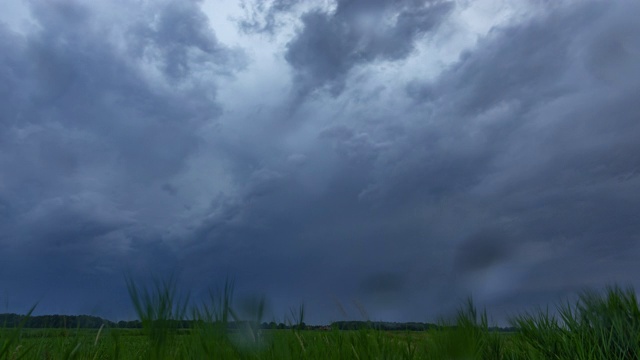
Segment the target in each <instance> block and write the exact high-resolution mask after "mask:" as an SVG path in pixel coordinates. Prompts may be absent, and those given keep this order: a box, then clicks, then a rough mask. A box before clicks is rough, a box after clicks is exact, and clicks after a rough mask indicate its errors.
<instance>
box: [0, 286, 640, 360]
mask: <svg viewBox="0 0 640 360" xmlns="http://www.w3.org/2000/svg"><path fill="white" fill-rule="evenodd" d="M128 287H129V293H130V296H131V300H132V303H133V306H134V308H135V309H136V312H137V315H138V317H139V320H140V324H141V328H140V329H122V328H117V327H105V326H103V327H101V328H99V329H83V328H80V327H78V328H71V329H65V328H50V329H31V328H25V326H24V325H25V324H26V320H23V321H21V323H19V324H14V325H13V326H10V327H8V326H5V328H3V329H0V359H640V310H639V308H638V301H637V298H636V295H635V292H634V291H633V289H622V288H620V287H617V286H612V287H609V288H607V289H606V290H605V291H600V292H597V291H584V292H582V293H580V294H579V296H578V298H577V300H576V301H574V302H571V303H570V302H565V303H562V304H560V305H557V307H556V308H555V311H553V312H550V311H543V310H540V311H537V312H534V313H525V314H521V315H519V316H516V317H514V318H513V319H512V325H513V326H514V328H515V330H514V331H512V332H509V333H505V332H499V331H495V328H493V327H491V326H490V324H489V322H488V316H487V314H486V312H484V311H478V310H477V309H476V308H475V306H474V304H473V302H472V301H471V300H469V301H468V303H467V304H465V306H462V307H461V308H460V310H459V311H458V313H457V316H456V318H455V319H454V320H452V321H450V322H441V323H440V324H439V326H436V327H433V328H430V329H429V330H427V331H386V330H380V329H375V328H372V327H370V326H369V327H367V326H363V327H362V328H361V329H358V330H340V329H338V328H333V329H328V330H308V329H306V328H305V326H304V315H305V314H304V307H300V308H299V309H297V310H296V311H293V312H292V317H291V318H292V319H293V321H292V322H291V323H290V326H289V328H288V329H276V328H272V329H264V328H262V327H261V326H260V321H261V320H262V319H261V318H262V316H263V315H264V314H263V312H264V302H263V301H262V302H261V301H257V302H256V306H255V309H254V310H255V311H254V312H253V313H252V314H251V316H250V318H246V315H245V317H244V318H241V317H240V315H238V313H237V312H236V311H235V310H234V304H233V296H232V292H233V287H232V286H231V285H230V284H227V285H226V286H225V287H224V288H223V289H222V291H221V292H219V293H218V294H217V295H212V296H211V299H210V301H209V302H207V303H205V304H202V305H200V306H191V305H188V301H186V300H181V299H179V297H178V296H177V293H176V291H175V284H174V283H172V282H158V283H156V284H155V286H153V287H151V288H144V287H141V286H137V285H136V284H134V283H133V282H128ZM552 313H553V315H552ZM25 319H28V318H25ZM185 320H188V321H185ZM185 324H188V325H187V326H185ZM231 325H233V326H231Z"/></svg>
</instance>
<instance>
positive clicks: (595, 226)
mask: <svg viewBox="0 0 640 360" xmlns="http://www.w3.org/2000/svg"><path fill="white" fill-rule="evenodd" d="M256 4H258V5H257V6H258V10H260V11H263V13H260V16H263V14H265V12H266V14H267V15H266V16H267V20H266V22H265V23H264V24H263V23H262V22H260V23H259V26H258V25H256V26H258V27H255V28H254V27H252V26H253V25H251V26H249V25H246V26H247V29H245V30H247V33H246V34H245V35H246V36H252V35H250V34H251V32H252V31H257V32H261V31H262V32H270V31H276V30H277V27H278V26H279V25H278V24H279V23H278V21H279V20H278V19H279V15H278V14H280V13H282V14H284V13H286V12H294V10H295V9H294V7H295V6H294V5H293V4H292V3H291V2H286V1H276V2H272V3H270V4H272V7H269V6H267V5H260V4H262V3H256ZM265 4H266V3H265ZM197 5H198V4H197V3H194V2H178V1H176V2H162V3H153V4H149V3H147V4H138V5H136V6H133V5H132V6H131V8H128V9H127V10H128V12H127V13H128V14H129V15H128V16H122V17H114V18H110V17H109V16H110V15H108V14H109V13H110V12H109V11H107V10H105V9H103V10H104V13H103V14H107V15H101V16H99V15H98V13H99V11H98V10H96V8H94V7H92V6H88V5H85V6H83V5H82V4H81V3H74V2H71V1H57V2H47V3H42V4H41V3H36V2H33V3H32V4H31V7H32V9H33V14H34V18H35V20H36V21H37V23H38V24H39V26H40V27H41V29H40V30H37V31H35V30H33V29H32V32H30V33H28V34H26V35H23V34H18V33H13V32H11V30H10V29H8V28H6V27H3V28H1V29H0V45H1V46H2V49H3V50H4V49H6V50H7V51H2V52H0V77H2V81H0V95H2V97H1V98H0V109H1V110H2V115H1V117H0V130H1V131H0V244H1V245H2V246H3V253H4V254H9V256H8V258H9V261H3V262H2V263H0V276H1V277H2V280H5V279H6V280H7V281H5V282H3V286H7V287H8V288H9V289H18V290H16V291H17V293H18V294H19V295H16V296H17V297H19V300H18V301H20V302H22V303H28V302H29V301H36V300H38V299H39V298H40V297H42V296H46V299H53V300H51V301H52V302H49V304H52V303H53V304H54V305H47V306H48V307H47V308H45V309H44V310H43V311H44V312H47V311H70V312H74V311H78V312H91V311H93V310H92V309H93V308H89V309H88V310H87V306H89V305H86V304H89V303H92V304H96V305H95V306H97V307H96V308H95V311H104V313H105V314H106V313H109V314H114V315H113V316H126V315H128V314H125V315H122V314H123V312H122V311H121V310H120V312H118V311H116V310H111V311H112V312H109V310H104V308H108V307H117V306H121V307H120V308H119V309H122V308H125V305H126V294H124V293H123V294H121V295H118V294H116V295H115V298H116V299H115V300H114V299H113V297H114V296H113V293H114V292H117V291H113V289H120V290H122V284H123V281H122V272H123V271H125V270H128V271H130V273H131V274H132V275H134V276H135V277H136V278H142V279H145V278H146V277H149V274H155V275H157V276H160V277H161V276H162V275H164V274H169V273H171V272H176V273H177V274H178V275H179V276H180V279H181V281H182V284H183V285H184V286H185V287H186V288H189V289H191V290H193V292H192V293H193V294H194V298H197V297H198V296H199V295H200V294H206V293H207V287H209V286H215V285H217V284H220V283H222V282H224V279H225V277H226V276H230V277H232V278H235V280H236V284H237V289H238V291H239V292H242V293H244V294H248V293H251V292H254V293H264V294H265V295H266V296H267V299H269V300H270V303H271V305H272V306H271V308H270V311H269V316H271V315H273V317H274V318H275V320H276V321H281V320H282V316H283V314H287V313H288V312H289V307H290V306H294V305H296V304H299V303H300V302H301V301H303V302H305V304H307V306H308V307H307V309H309V310H308V311H309V315H310V317H309V322H310V323H315V322H324V323H326V322H327V321H331V320H337V319H339V318H341V317H343V316H344V314H343V311H345V312H346V313H347V316H349V317H354V318H360V317H361V316H362V314H363V311H362V310H363V309H364V312H366V313H367V314H368V316H371V318H372V319H375V320H377V319H380V320H398V321H401V320H413V321H421V320H429V321H433V320H435V318H436V317H437V315H439V314H441V313H442V311H445V310H450V309H451V308H453V307H455V306H457V305H458V303H457V302H456V300H458V299H463V298H465V297H466V296H467V295H469V294H470V293H471V294H473V295H474V296H475V297H476V299H477V300H478V301H479V302H480V304H481V305H488V306H489V307H490V310H491V309H492V307H493V308H494V309H501V308H504V307H505V306H507V305H509V304H516V305H518V306H530V305H536V304H534V303H533V301H540V302H543V305H545V303H547V302H549V301H554V300H557V296H558V295H562V294H565V293H566V292H567V291H569V290H576V289H579V288H580V287H581V286H583V285H600V284H603V283H610V282H613V281H620V282H630V283H634V282H635V285H636V286H639V285H640V284H638V283H637V280H636V279H634V278H633V274H635V273H637V270H638V265H637V261H635V259H636V258H637V256H639V255H640V247H639V246H638V240H639V239H640V228H639V225H638V222H637V217H638V214H640V205H639V204H640V197H639V195H638V194H640V181H639V179H640V178H639V177H638V173H639V169H640V157H639V155H636V154H640V147H639V146H640V145H639V144H640V142H638V141H637V139H638V138H640V125H639V124H640V123H639V122H638V121H637V120H638V119H639V118H640V105H639V104H640V101H638V96H637V94H638V93H640V83H639V80H638V79H640V61H637V60H638V58H639V57H640V40H639V39H638V37H637V36H633V35H634V34H637V33H639V32H640V28H639V26H640V25H638V24H637V21H635V20H636V19H635V17H634V14H636V13H637V12H638V10H639V9H638V5H637V4H636V3H635V2H632V1H621V2H616V3H615V4H612V3H608V2H602V1H588V2H576V3H574V4H563V5H558V6H555V7H549V8H545V9H540V11H539V14H538V15H535V16H532V17H531V19H529V20H526V21H524V20H519V21H520V22H513V23H510V24H509V25H508V26H503V27H496V28H494V29H493V30H491V31H490V32H489V34H487V35H486V36H484V37H482V38H480V39H479V41H478V43H477V44H476V45H475V46H474V47H472V48H469V49H468V50H467V51H466V52H465V53H464V54H463V55H462V56H460V58H459V59H457V60H456V61H455V62H454V63H453V64H449V65H448V66H447V67H446V68H445V69H444V70H443V71H442V73H440V74H439V75H438V76H435V77H434V78H432V79H431V80H425V79H422V78H417V77H416V78H413V79H412V76H413V74H422V73H424V71H421V70H424V69H419V68H415V66H422V65H415V64H420V61H416V62H414V61H406V62H400V61H398V60H402V59H409V57H410V55H411V54H412V53H413V49H414V48H415V47H416V46H417V44H418V42H420V41H425V42H429V41H431V40H430V37H423V35H425V34H427V33H433V34H435V35H437V30H438V25H439V24H440V23H441V22H442V21H447V19H450V17H454V16H456V14H457V13H456V9H455V8H454V7H453V4H452V3H449V2H424V1H397V2H386V1H369V2H365V1H362V2H353V1H340V2H338V3H337V4H336V8H335V11H333V12H331V13H326V12H322V11H320V10H311V11H309V12H307V13H306V14H305V15H304V17H303V18H302V27H301V29H300V32H299V33H297V34H296V35H294V37H293V38H292V39H291V41H290V42H289V43H288V45H287V46H286V48H285V49H280V50H284V51H285V52H286V56H285V59H283V61H287V62H288V64H289V65H290V70H291V71H292V74H291V75H292V76H293V79H294V85H293V90H294V92H293V93H289V94H286V93H283V94H282V95H281V97H280V98H277V97H275V98H276V100H275V102H276V104H275V105H273V104H272V105H273V108H275V109H276V110H269V106H265V107H264V110H263V111H258V112H255V111H253V112H250V115H249V116H248V117H247V118H244V117H242V114H244V113H243V111H245V110H246V109H252V108H254V105H255V106H257V105H256V104H257V103H260V102H262V101H263V99H250V98H246V99H244V98H243V101H245V102H246V103H245V102H243V103H242V104H241V105H238V106H236V107H235V108H234V106H233V105H229V108H227V107H226V105H227V104H220V103H218V101H217V100H216V99H217V98H218V94H217V91H218V86H219V85H218V79H219V77H220V76H222V77H225V78H226V79H230V77H229V76H228V74H232V73H234V72H235V71H237V70H238V69H240V68H243V67H244V66H245V65H246V64H248V65H246V66H249V67H250V69H249V72H248V73H250V71H251V63H249V62H247V61H240V62H238V61H236V59H237V57H238V56H240V55H239V52H238V51H237V50H233V49H229V48H228V47H225V46H224V45H223V44H221V43H220V42H219V41H218V40H217V39H216V37H215V35H214V33H213V31H212V30H211V29H210V28H209V25H208V23H207V21H206V19H205V18H204V17H203V15H202V14H201V13H200V11H199V8H198V6H197ZM114 6H116V5H114ZM260 6H262V7H260ZM460 6H462V5H460ZM112 10H113V9H112ZM113 12H115V13H121V12H122V9H117V10H113ZM269 14H274V15H273V17H272V20H269V16H271V15H269ZM103 16H104V17H103ZM282 19H284V17H283V18H282ZM260 21H262V20H260ZM112 25H113V26H112ZM249 28H251V29H249ZM172 29H173V30H175V31H172ZM274 29H275V30H274ZM374 30H375V31H374ZM430 46H433V47H436V48H437V44H430ZM416 56H430V54H416ZM377 61H398V62H397V63H396V64H395V65H397V66H394V68H396V69H394V70H392V72H391V74H392V75H391V76H390V75H389V74H388V73H384V71H390V70H388V69H387V70H384V69H383V70H380V71H381V74H382V75H379V74H377V73H376V72H374V71H372V72H370V73H368V75H367V76H368V77H369V79H368V80H370V82H365V84H366V85H363V83H359V82H358V81H359V80H362V79H350V78H349V76H348V75H349V73H350V72H351V71H352V70H353V69H355V68H356V67H359V66H363V65H367V64H371V63H375V62H377ZM412 64H413V65H412ZM393 71H398V72H399V73H398V74H400V73H401V74H402V76H397V77H395V76H394V77H392V76H393V75H394V74H395V73H393ZM243 75H245V74H243ZM282 75H283V76H282V78H283V80H282V81H283V82H286V81H287V80H286V78H287V76H285V75H287V74H282ZM378 76H380V78H378ZM388 79H411V80H408V81H407V84H406V87H404V84H397V83H394V84H383V85H381V86H372V87H369V84H375V85H378V84H379V83H384V82H388ZM352 80H353V82H351V81H352ZM245 81H246V79H245ZM398 81H401V80H398ZM402 81H404V80H402ZM247 84H248V85H247ZM254 85H255V86H261V85H260V84H257V85H256V84H253V83H251V82H250V81H248V82H247V83H246V84H245V85H242V86H254ZM398 85H400V86H398ZM233 86H235V85H233ZM324 87H327V88H329V89H330V90H331V92H330V93H328V94H325V93H323V92H318V93H317V94H316V95H317V96H312V97H307V96H306V95H308V94H309V93H310V92H312V91H314V90H316V89H321V88H324ZM403 87H404V89H406V91H405V92H402V91H400V92H398V91H396V90H397V89H403ZM274 88H275V87H274ZM352 88H353V89H354V90H352ZM269 89H270V88H269ZM296 91H298V93H296ZM238 93H240V94H241V93H242V92H241V91H240V92H238ZM231 94H234V92H231ZM226 95H227V96H228V94H226ZM300 95H304V98H303V97H301V96H300ZM221 98H224V97H221ZM254 101H256V103H254ZM298 101H304V104H299V103H298ZM291 103H294V104H297V105H300V107H299V109H300V111H299V112H296V113H295V114H293V115H291V116H292V117H294V118H295V119H296V120H298V121H297V123H296V126H291V123H282V122H281V121H280V117H281V115H282V114H281V113H279V112H278V110H277V109H278V106H280V105H281V104H285V105H288V104H291ZM260 106H262V105H260ZM223 110H224V112H223ZM247 113H249V110H247ZM221 118H222V119H223V120H221V123H220V124H218V126H215V127H214V126H211V125H212V123H215V122H216V121H217V119H221ZM275 125H277V126H275ZM212 128H215V131H213V130H211V129H212ZM274 129H275V130H274ZM52 284H56V285H52ZM58 284H60V285H59V286H58V287H57V288H56V286H57V285H58ZM118 286H120V287H118ZM34 289H36V290H34ZM39 289H41V290H39ZM88 289H89V290H90V292H91V293H92V294H95V299H104V301H102V302H100V300H96V301H94V302H92V301H91V300H90V299H88V297H90V295H83V294H84V293H86V292H87V291H89V290H88ZM3 290H4V289H3ZM64 294H71V298H73V299H78V298H80V299H84V300H86V301H84V303H85V305H83V304H82V303H81V302H80V301H79V300H76V303H73V301H68V302H66V303H67V304H73V308H69V309H62V310H60V309H61V307H60V306H59V305H55V304H63V303H65V295H64ZM91 296H93V295H91ZM354 300H355V301H354ZM336 302H337V303H339V304H341V305H340V306H336ZM112 304H125V305H112ZM69 306H71V305H69ZM91 306H93V305H91ZM514 306H515V305H514ZM49 309H52V310H49ZM118 314H119V315H118ZM502 315H504V313H503V314H502ZM498 316H500V315H498ZM269 320H271V319H269Z"/></svg>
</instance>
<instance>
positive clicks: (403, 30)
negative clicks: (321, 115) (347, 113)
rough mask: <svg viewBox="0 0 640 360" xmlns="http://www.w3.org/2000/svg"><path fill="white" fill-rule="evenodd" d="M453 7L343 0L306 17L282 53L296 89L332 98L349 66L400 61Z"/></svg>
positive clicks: (441, 3) (440, 3)
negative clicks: (327, 92)
mask: <svg viewBox="0 0 640 360" xmlns="http://www.w3.org/2000/svg"><path fill="white" fill-rule="evenodd" d="M452 8H453V3H452V2H448V1H397V2H389V1H351V0H349V1H347V0H345V1H339V2H338V4H337V8H336V10H335V12H333V13H325V12H322V11H320V10H314V11H310V12H308V13H306V14H305V15H304V16H303V18H302V22H303V25H304V27H303V29H302V30H301V32H300V33H299V34H298V35H297V36H296V37H295V38H294V39H293V40H292V41H291V42H290V43H289V44H288V46H287V53H286V59H287V61H288V62H289V64H291V66H292V67H293V68H294V69H295V87H296V88H295V91H296V92H298V94H299V95H300V96H302V97H304V96H305V95H306V94H308V93H309V92H311V91H313V90H315V89H318V88H321V87H324V86H327V87H328V88H329V89H330V91H331V93H332V94H333V95H337V94H339V93H341V92H342V90H343V88H344V86H345V77H346V75H347V73H348V72H349V71H350V70H351V69H352V68H353V67H355V66H358V65H362V64H366V63H370V62H372V61H378V60H388V61H395V60H400V59H404V58H405V57H407V56H408V55H409V54H410V53H411V52H412V50H413V49H414V42H415V41H416V40H417V39H418V37H419V36H421V35H424V34H425V33H427V32H429V31H433V30H434V29H435V28H436V27H437V26H438V25H439V24H440V22H441V21H442V20H443V19H444V18H445V17H446V16H447V14H448V13H449V12H450V11H451V9H452Z"/></svg>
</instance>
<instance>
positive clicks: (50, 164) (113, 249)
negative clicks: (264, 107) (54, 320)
mask: <svg viewBox="0 0 640 360" xmlns="http://www.w3.org/2000/svg"><path fill="white" fill-rule="evenodd" d="M109 6H113V7H109ZM29 7H30V10H31V14H32V20H33V22H34V24H36V25H34V26H33V27H31V28H30V29H29V30H30V32H28V33H25V34H18V33H14V32H12V30H10V29H9V28H7V27H5V26H1V27H0V47H1V48H2V51H1V52H0V78H1V81H0V83H1V84H2V85H0V95H1V96H0V110H1V111H2V115H1V116H0V139H1V141H0V152H1V154H0V169H2V170H1V171H0V199H2V201H0V204H2V206H0V209H1V210H0V213H2V219H1V220H0V243H1V244H2V247H3V249H4V250H3V255H4V258H5V261H4V266H3V268H2V273H1V277H2V279H3V281H4V282H3V286H8V288H10V287H11V286H12V284H13V285H16V289H18V291H16V292H15V293H13V294H12V295H13V296H15V297H17V298H18V299H20V300H18V301H22V300H24V301H27V299H29V301H37V300H38V298H39V297H41V296H43V294H44V293H48V294H49V296H50V297H52V298H54V299H56V298H59V297H60V296H59V293H58V292H57V291H53V289H51V286H48V285H47V284H48V283H52V284H59V283H60V282H64V283H66V284H68V286H62V285H60V289H61V290H60V291H62V292H64V291H67V292H68V293H69V294H76V296H77V297H78V298H82V297H83V296H82V289H83V286H85V285H84V284H86V283H87V282H92V281H97V280H96V279H100V280H99V281H100V282H101V283H102V284H103V285H104V286H105V288H107V287H108V288H111V289H114V287H116V288H119V289H121V286H120V285H122V284H123V278H122V274H123V271H125V269H127V268H129V269H130V270H132V271H134V272H135V273H136V275H140V276H143V274H144V273H145V272H149V271H154V272H155V271H157V272H158V274H159V273H162V272H165V273H166V272H167V271H169V270H171V267H172V266H173V265H170V264H172V263H175V255H173V254H171V250H169V248H167V246H166V245H165V244H163V243H162V241H160V240H158V239H160V238H161V237H162V236H163V234H164V232H165V230H166V229H161V228H160V227H158V226H156V225H155V224H154V222H155V221H157V220H155V218H165V217H166V215H165V214H162V212H161V211H159V208H160V206H161V205H159V203H158V202H162V200H161V199H163V197H162V196H161V195H160V194H162V193H163V190H164V191H166V192H168V193H169V194H173V195H176V194H177V188H175V187H173V186H171V185H170V184H169V181H171V178H172V176H174V175H176V174H178V173H179V172H181V171H182V170H183V169H184V166H185V164H186V161H187V160H188V159H189V157H190V156H191V155H192V154H193V153H194V152H195V151H196V150H197V148H198V143H199V142H200V141H201V140H200V137H199V135H198V129H199V128H200V127H201V126H204V125H207V124H210V123H211V122H212V121H215V119H216V118H217V117H218V116H219V115H220V112H221V110H220V105H219V104H218V103H217V102H216V101H215V97H216V76H219V75H223V76H227V75H228V74H232V73H233V72H234V71H236V70H238V69H239V67H241V66H243V63H244V61H243V60H242V54H241V53H240V52H239V51H238V50H233V49H230V48H227V47H226V46H224V45H223V44H221V43H219V42H218V41H217V40H216V37H215V35H214V32H213V30H212V29H211V28H210V26H209V24H208V20H207V18H206V16H205V15H204V14H203V13H202V12H201V11H200V8H199V6H198V2H185V1H167V2H161V3H153V4H142V3H138V4H133V3H130V4H124V3H118V4H110V5H108V6H106V5H105V7H102V8H99V7H98V6H93V5H90V4H87V3H83V2H75V1H48V2H29ZM114 13H117V14H120V15H117V16H114ZM110 16H111V17H110ZM151 19H155V21H151ZM169 194H165V196H166V195H169ZM154 208H155V209H156V210H153V209H154ZM133 259H135V261H133ZM165 270H166V271H165ZM174 270H175V269H174ZM20 274H22V275H20ZM24 277H26V278H29V279H30V280H29V281H30V282H31V283H30V287H31V289H24V287H23V286H19V285H17V284H19V283H20V282H21V281H23V280H24ZM5 280H6V281H5ZM8 288H7V289H4V288H3V290H8ZM38 289H41V292H40V293H38V291H39V290H38ZM22 290H24V291H22ZM52 292H53V293H54V294H51V293H52ZM96 292H98V293H102V294H103V295H104V294H105V290H104V289H102V290H96ZM69 296H73V295H69ZM99 296H100V295H98V294H87V295H86V297H87V299H86V303H87V304H90V303H94V302H99V300H97V299H99ZM55 302H56V300H52V302H49V304H50V305H49V307H47V305H45V307H44V309H41V310H42V311H59V310H56V308H55V306H56V305H55ZM52 303H53V304H54V305H51V304H52ZM61 303H62V302H58V304H61ZM47 309H48V310H47ZM89 310H90V309H87V308H82V309H78V310H75V311H89ZM102 310H104V311H107V312H108V310H107V309H102ZM68 311H73V309H68ZM116 311H119V310H116ZM112 315H117V312H116V313H114V312H112ZM117 316H119V315H117Z"/></svg>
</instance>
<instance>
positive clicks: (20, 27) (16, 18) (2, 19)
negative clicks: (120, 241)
mask: <svg viewBox="0 0 640 360" xmlns="http://www.w3.org/2000/svg"><path fill="white" fill-rule="evenodd" d="M0 23H4V24H5V25H6V26H7V27H9V29H11V30H12V31H15V32H17V33H19V34H23V35H24V34H26V33H28V32H29V28H30V27H32V25H33V19H32V18H31V14H30V13H29V8H28V7H27V4H26V3H25V1H23V0H4V1H3V2H2V5H0Z"/></svg>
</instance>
